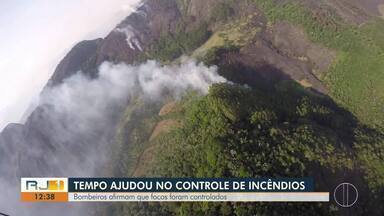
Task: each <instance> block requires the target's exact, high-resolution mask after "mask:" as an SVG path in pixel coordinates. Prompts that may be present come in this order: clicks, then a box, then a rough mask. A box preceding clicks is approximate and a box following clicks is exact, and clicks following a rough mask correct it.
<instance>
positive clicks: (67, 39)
mask: <svg viewBox="0 0 384 216" xmlns="http://www.w3.org/2000/svg"><path fill="white" fill-rule="evenodd" d="M139 2H140V0H54V1H52V0H0V131H1V130H2V129H3V128H4V127H5V126H6V125H7V124H8V123H22V119H23V116H24V114H25V113H26V111H27V110H28V108H30V107H33V104H34V103H36V101H37V98H38V95H39V93H40V92H41V90H42V88H43V87H44V85H45V84H46V83H47V81H48V79H49V78H50V76H51V75H52V73H53V71H54V69H55V67H56V65H57V64H58V63H59V62H60V60H61V59H62V58H63V57H64V55H65V54H66V53H67V52H68V51H69V50H70V49H71V48H72V47H73V46H74V45H75V44H76V43H77V42H79V41H81V40H86V39H95V38H99V37H105V36H106V35H107V34H108V33H109V32H110V31H111V30H112V29H113V28H114V27H115V26H116V25H117V24H118V23H119V22H120V21H121V20H122V19H124V18H125V17H126V16H127V15H129V14H130V13H131V12H132V11H133V10H134V8H135V6H137V5H138V3H139Z"/></svg>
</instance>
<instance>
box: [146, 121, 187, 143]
mask: <svg viewBox="0 0 384 216" xmlns="http://www.w3.org/2000/svg"><path fill="white" fill-rule="evenodd" d="M181 124H182V123H181V120H177V119H166V120H163V121H161V122H159V123H157V125H156V127H155V129H153V132H152V135H151V137H150V138H149V140H150V141H151V140H153V139H155V138H156V137H157V136H159V135H160V134H162V133H168V132H169V131H171V130H172V129H175V128H178V127H180V126H181Z"/></svg>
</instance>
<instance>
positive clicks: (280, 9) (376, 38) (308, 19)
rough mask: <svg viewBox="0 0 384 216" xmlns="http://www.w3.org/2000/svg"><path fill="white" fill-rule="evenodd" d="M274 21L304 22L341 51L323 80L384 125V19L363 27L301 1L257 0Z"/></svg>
mask: <svg viewBox="0 0 384 216" xmlns="http://www.w3.org/2000/svg"><path fill="white" fill-rule="evenodd" d="M254 2H255V3H256V4H257V5H258V6H259V7H261V8H262V10H263V11H264V12H265V14H266V15H267V17H268V20H269V21H270V22H271V23H274V22H276V21H289V22H291V23H293V24H297V25H300V26H302V27H303V28H304V30H305V31H306V32H307V34H308V36H309V37H310V39H311V40H313V41H314V42H317V43H321V44H323V45H325V46H327V47H329V48H331V49H333V50H336V51H337V52H338V57H337V59H336V61H335V62H334V65H333V66H332V67H331V69H330V71H329V72H328V73H327V76H326V77H324V78H323V79H324V80H325V82H326V83H327V84H328V86H329V88H330V91H331V92H330V93H331V95H332V96H333V97H334V98H335V99H336V100H337V101H338V102H340V103H341V104H342V105H343V106H345V107H346V108H348V109H349V110H350V111H352V112H353V113H354V114H356V115H357V116H358V117H359V118H360V119H361V120H362V121H364V122H365V123H367V124H370V125H371V126H374V127H384V115H383V107H384V73H383V71H384V39H383V38H384V21H382V20H375V21H373V22H372V23H368V24H366V25H364V26H362V27H357V26H352V25H349V24H346V23H344V22H342V21H341V20H340V19H339V18H338V17H336V16H335V15H332V14H330V13H328V14H316V13H313V12H310V11H308V10H306V9H305V8H304V7H303V6H301V5H300V4H299V3H297V2H294V1H287V3H284V4H276V3H275V1H273V0H254Z"/></svg>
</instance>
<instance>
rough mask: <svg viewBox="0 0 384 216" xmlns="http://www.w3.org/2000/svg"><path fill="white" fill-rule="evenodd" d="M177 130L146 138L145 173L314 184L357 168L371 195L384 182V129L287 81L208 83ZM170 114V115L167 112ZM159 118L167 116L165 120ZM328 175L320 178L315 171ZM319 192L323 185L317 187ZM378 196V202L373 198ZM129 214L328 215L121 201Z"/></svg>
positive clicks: (326, 210)
mask: <svg viewBox="0 0 384 216" xmlns="http://www.w3.org/2000/svg"><path fill="white" fill-rule="evenodd" d="M182 104H183V107H184V110H185V111H183V112H181V113H178V114H177V116H178V117H180V115H181V114H183V117H182V118H183V122H184V123H183V127H182V128H179V129H174V130H173V131H172V132H170V133H168V134H165V135H162V136H160V137H158V138H157V139H155V140H154V141H152V142H151V144H149V145H151V146H156V148H157V149H158V151H156V152H157V153H156V154H155V160H154V161H153V162H152V163H151V164H149V165H148V166H150V169H148V170H151V171H148V172H149V173H146V175H148V176H164V177H258V176H270V177H278V176H291V177H301V176H315V177H316V182H322V181H325V179H324V178H326V179H332V178H336V177H337V176H339V175H340V174H342V175H343V174H348V173H355V172H358V173H359V172H363V173H364V174H367V175H366V176H365V177H363V176H364V175H358V176H360V177H358V178H359V181H364V182H365V184H367V185H369V187H370V189H371V191H376V192H377V193H376V192H372V194H370V196H372V197H374V196H377V194H380V188H382V187H383V186H384V181H383V180H382V179H383V178H382V177H383V174H384V173H383V171H382V170H383V167H382V166H383V165H382V163H380V161H382V159H383V156H384V154H383V150H382V149H384V143H382V142H381V143H380V142H379V140H383V138H384V136H383V134H381V133H379V132H377V131H375V130H373V129H368V128H366V127H364V126H362V125H360V124H359V123H358V122H357V120H356V119H355V118H354V117H353V116H352V115H351V114H350V113H349V112H347V111H345V110H343V109H341V108H339V107H337V105H336V104H334V103H333V102H332V101H331V100H330V99H328V98H325V97H320V96H318V95H316V94H313V93H310V92H308V91H306V90H304V89H303V88H302V87H300V86H299V85H298V84H295V83H292V82H282V83H280V84H278V85H277V86H276V88H275V89H274V91H273V92H269V93H265V92H263V91H260V90H255V89H250V88H246V87H241V86H238V85H230V84H217V85H213V86H212V87H211V89H210V91H209V94H208V95H207V96H204V97H196V96H193V97H188V98H187V99H184V100H183V102H182ZM173 115H176V114H173ZM165 118H169V116H168V117H165ZM319 172H320V173H324V172H325V173H328V174H327V175H326V176H319V175H318V173H319ZM320 190H321V188H320ZM378 200H380V199H378ZM119 209H120V210H119V211H121V212H123V213H124V212H125V213H130V214H133V213H134V214H136V213H137V214H139V213H140V214H144V215H149V214H152V213H153V214H155V213H157V214H161V213H163V214H165V215H191V214H192V215H250V214H253V215H254V214H261V215H263V214H267V213H268V214H271V213H273V214H277V215H280V214H284V215H290V214H294V213H295V212H298V211H300V212H301V213H307V214H311V215H312V214H314V212H316V214H318V215H332V214H334V213H335V211H336V210H337V207H335V206H332V205H328V204H327V205H323V204H316V205H310V204H294V205H293V204H292V205H291V204H287V205H272V204H255V203H193V204H192V203H182V204H164V203H161V204H159V203H150V204H134V205H132V204H124V205H119Z"/></svg>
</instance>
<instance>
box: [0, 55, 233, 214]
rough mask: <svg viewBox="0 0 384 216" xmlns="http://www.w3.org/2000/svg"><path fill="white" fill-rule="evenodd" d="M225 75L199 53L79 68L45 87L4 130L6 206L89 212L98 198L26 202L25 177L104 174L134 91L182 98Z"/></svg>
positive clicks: (154, 97) (0, 200) (1, 172)
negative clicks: (89, 71)
mask: <svg viewBox="0 0 384 216" xmlns="http://www.w3.org/2000/svg"><path fill="white" fill-rule="evenodd" d="M225 81H226V80H225V79H224V78H223V77H221V76H219V75H218V74H217V68H216V67H215V66H213V67H206V66H204V65H203V64H199V63H196V62H195V61H193V60H185V61H183V63H181V64H179V65H173V66H162V65H161V64H159V63H157V62H155V61H148V62H146V63H144V64H141V65H137V66H133V65H126V64H117V65H116V64H112V63H109V62H105V63H104V64H102V65H101V66H100V68H99V76H98V78H96V79H90V78H88V77H86V76H84V75H83V74H82V73H80V72H79V73H77V74H76V75H73V76H72V77H70V78H68V79H66V80H65V81H64V82H63V83H62V84H61V85H59V86H55V87H52V88H47V89H45V91H44V92H43V93H42V95H41V98H40V103H39V106H38V108H37V109H36V110H35V111H34V112H33V113H32V114H31V116H30V117H29V118H28V120H27V122H26V124H25V125H11V126H9V128H6V129H5V130H4V132H3V133H2V134H0V188H1V191H2V192H1V194H0V212H3V213H6V214H10V215H53V214H55V215H88V213H89V212H84V211H87V210H89V208H90V207H91V206H92V205H91V204H77V203H76V204H72V203H65V204H34V203H33V204H28V203H21V202H20V201H19V193H20V185H19V181H20V179H19V178H20V177H29V176H43V177H44V176H46V177H47V176H59V177H60V176H64V177H66V176H97V175H100V173H101V170H102V167H103V165H104V164H105V163H106V162H107V161H108V156H109V155H108V154H107V152H109V147H110V145H111V143H112V142H113V140H114V135H115V132H116V125H117V123H118V122H119V119H120V117H121V113H122V111H123V110H124V108H125V107H126V106H127V105H128V104H129V103H130V101H131V100H132V99H134V98H135V97H138V96H139V97H141V98H143V99H144V100H149V101H161V100H163V99H164V97H169V96H171V97H173V98H175V99H178V98H180V97H181V96H182V95H183V94H184V93H185V92H186V91H187V90H194V91H197V92H200V93H201V94H205V93H207V91H208V88H209V86H210V85H211V84H212V83H217V82H225ZM15 131H16V132H15Z"/></svg>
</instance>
